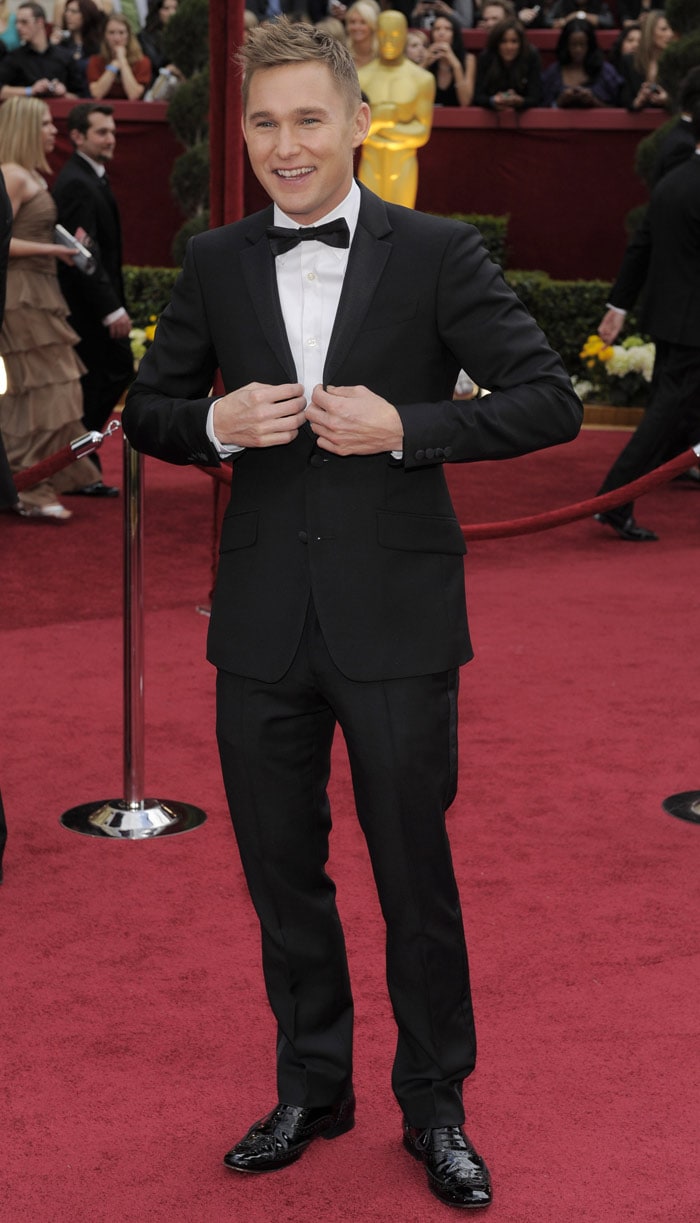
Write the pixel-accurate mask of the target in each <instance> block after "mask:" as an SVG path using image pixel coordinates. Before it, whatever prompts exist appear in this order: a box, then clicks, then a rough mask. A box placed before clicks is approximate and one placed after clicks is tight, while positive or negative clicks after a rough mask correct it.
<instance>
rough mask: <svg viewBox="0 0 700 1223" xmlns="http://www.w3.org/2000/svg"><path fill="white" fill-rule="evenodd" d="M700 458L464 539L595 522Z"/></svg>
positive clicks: (481, 526) (685, 458)
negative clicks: (595, 519)
mask: <svg viewBox="0 0 700 1223" xmlns="http://www.w3.org/2000/svg"><path fill="white" fill-rule="evenodd" d="M697 461H698V455H697V454H696V453H695V451H694V450H692V449H691V450H685V451H684V452H683V454H679V455H677V456H676V458H675V459H671V460H670V462H668V463H664V464H663V466H662V467H657V468H655V469H654V471H650V472H649V474H648V475H646V476H641V477H640V478H639V480H633V481H632V483H631V484H625V485H624V487H623V488H615V489H613V490H612V492H609V493H603V494H602V495H601V496H598V497H589V498H588V500H587V501H577V502H576V503H575V505H565V506H562V508H561V509H558V510H548V511H547V512H546V513H544V514H530V515H529V517H527V518H511V519H510V520H508V521H505V522H479V523H475V524H466V525H465V524H464V523H462V524H461V526H462V532H463V534H464V538H465V539H468V540H475V539H505V538H506V537H508V536H515V535H534V534H535V532H537V531H549V530H550V529H551V528H552V527H562V526H565V525H566V523H568V522H577V521H578V520H579V519H580V518H591V517H592V516H593V514H600V513H602V512H604V511H608V510H613V509H615V508H616V507H617V506H618V505H625V503H626V502H627V501H633V500H635V498H637V497H641V496H642V495H643V494H644V493H648V492H650V490H651V489H652V488H657V487H658V485H659V484H666V483H668V481H669V480H672V479H673V478H674V476H677V475H680V474H681V472H684V471H687V470H688V468H689V467H693V466H695V465H696V464H697ZM200 471H203V472H205V473H206V475H208V476H212V478H213V479H214V480H218V481H219V482H220V483H222V484H230V483H231V479H232V474H233V473H232V469H231V468H230V467H226V466H225V467H201V468H200Z"/></svg>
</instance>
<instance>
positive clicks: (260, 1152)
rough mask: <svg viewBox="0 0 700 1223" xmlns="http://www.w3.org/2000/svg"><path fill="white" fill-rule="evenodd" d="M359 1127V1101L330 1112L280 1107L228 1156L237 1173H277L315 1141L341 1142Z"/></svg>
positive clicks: (226, 1159)
mask: <svg viewBox="0 0 700 1223" xmlns="http://www.w3.org/2000/svg"><path fill="white" fill-rule="evenodd" d="M354 1124H355V1097H354V1095H350V1096H346V1097H345V1098H344V1099H343V1100H341V1101H340V1102H339V1103H338V1104H334V1105H332V1106H330V1107H327V1108H300V1107H298V1106H297V1105H296V1104H278V1105H277V1108H275V1109H273V1111H272V1112H271V1113H268V1115H267V1117H263V1118H262V1119H261V1120H260V1121H256V1122H255V1125H253V1126H252V1127H251V1128H250V1129H249V1130H248V1133H247V1134H246V1135H245V1137H244V1138H241V1141H240V1142H237V1143H236V1145H235V1147H232V1149H231V1150H230V1151H229V1152H228V1153H227V1154H226V1155H224V1163H225V1164H226V1167H227V1168H232V1169H233V1171H234V1172H276V1171H277V1169H278V1168H286V1167H287V1164H292V1163H294V1161H295V1160H296V1159H298V1158H299V1156H300V1155H303V1154H304V1151H305V1150H306V1148H307V1147H308V1145H309V1143H310V1142H313V1140H314V1138H337V1137H338V1136H339V1135H340V1134H346V1133H347V1131H348V1130H351V1129H352V1127H353V1125H354Z"/></svg>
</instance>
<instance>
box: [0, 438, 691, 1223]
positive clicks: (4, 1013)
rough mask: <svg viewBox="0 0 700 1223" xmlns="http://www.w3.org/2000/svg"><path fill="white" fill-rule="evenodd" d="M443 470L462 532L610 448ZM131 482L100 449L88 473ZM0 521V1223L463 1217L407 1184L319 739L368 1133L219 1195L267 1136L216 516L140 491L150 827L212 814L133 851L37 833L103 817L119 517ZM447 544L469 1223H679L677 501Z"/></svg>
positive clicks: (267, 1061)
mask: <svg viewBox="0 0 700 1223" xmlns="http://www.w3.org/2000/svg"><path fill="white" fill-rule="evenodd" d="M625 437H626V435H625V434H623V433H619V432H614V431H604V430H598V431H591V430H586V431H584V432H583V433H582V434H581V436H580V437H579V438H578V439H577V441H576V442H574V443H573V444H572V445H570V446H568V447H562V448H559V449H557V450H553V451H549V452H545V453H542V454H538V455H534V456H531V457H528V458H524V459H519V460H516V461H513V462H510V463H499V464H495V463H493V464H481V465H475V466H468V465H465V466H462V467H452V468H450V469H449V470H448V477H449V480H450V484H451V486H452V488H453V490H454V496H455V501H456V504H457V507H458V513H459V516H460V520H461V521H462V522H472V523H474V522H480V521H492V520H494V519H501V518H503V519H508V518H515V517H518V516H520V515H523V514H529V513H535V512H538V511H540V510H542V511H544V510H547V509H551V508H554V507H556V506H560V505H566V504H569V503H570V502H573V501H578V500H581V499H583V498H584V497H587V496H589V495H591V494H592V493H593V492H594V491H595V489H596V487H597V485H598V484H599V482H600V480H601V478H602V475H603V473H604V472H605V470H606V469H607V467H608V465H609V463H610V462H611V461H612V459H613V457H614V456H615V455H616V454H617V452H618V450H619V448H620V447H621V445H622V444H623V442H624V440H625ZM103 464H104V468H105V478H106V479H108V480H109V481H110V482H114V483H119V484H121V482H122V476H121V442H120V441H119V439H117V440H114V439H113V440H110V441H109V442H108V443H106V445H105V447H104V450H103ZM70 505H71V508H72V509H73V510H74V511H75V513H74V517H73V519H72V521H71V522H70V523H67V524H63V525H57V524H48V525H47V524H36V523H29V522H26V521H20V520H19V519H16V518H14V517H13V516H10V515H3V516H2V517H1V518H0V555H1V564H0V573H1V574H2V585H1V588H0V614H1V619H0V677H1V678H0V683H1V684H2V692H3V695H2V710H3V733H2V741H1V744H0V785H1V786H2V792H3V795H4V799H5V806H6V811H7V818H8V824H9V841H8V848H7V852H6V856H5V881H4V883H3V884H2V887H0V939H1V942H0V947H1V951H0V956H1V963H2V977H3V989H2V1000H1V1002H0V1007H1V1013H0V1024H1V1025H2V1042H3V1044H2V1057H1V1059H0V1100H1V1121H0V1135H1V1138H2V1156H1V1159H0V1219H2V1220H3V1221H5V1220H6V1221H7V1223H30V1221H32V1223H34V1221H38V1223H143V1221H144V1220H147V1221H148V1223H224V1221H226V1223H228V1221H229V1220H236V1221H237V1223H258V1221H260V1223H262V1221H263V1220H265V1221H266V1223H267V1220H273V1221H279V1223H302V1221H304V1223H326V1221H330V1223H336V1221H337V1223H341V1221H342V1223H355V1221H370V1220H372V1221H377V1223H427V1221H429V1220H430V1221H432V1220H439V1219H445V1220H447V1219H449V1218H452V1217H456V1212H455V1211H454V1210H451V1209H450V1208H449V1207H447V1206H443V1205H442V1204H441V1203H439V1202H437V1201H436V1200H435V1199H434V1198H433V1197H432V1196H431V1195H430V1194H429V1193H428V1191H427V1186H426V1183H425V1173H424V1170H423V1169H422V1168H421V1167H420V1166H419V1165H418V1164H417V1163H415V1162H414V1161H413V1160H412V1159H411V1158H410V1156H409V1155H408V1154H407V1153H406V1152H404V1151H403V1149H402V1147H401V1143H400V1120H401V1119H400V1116H399V1111H398V1108H397V1105H396V1103H395V1101H394V1100H393V1098H392V1095H391V1090H390V1084H389V1077H390V1068H391V1059H392V1053H393V1044H394V1029H393V1020H392V1017H391V1014H390V1010H389V1006H388V1002H387V996H386V988H385V982H384V965H383V941H384V935H383V929H382V924H381V918H380V914H379V910H378V906H377V901H376V897H375V894H374V889H373V884H372V880H371V875H370V870H369V866H368V860H367V854H366V850H365V846H364V843H363V840H362V837H361V834H360V831H359V829H358V826H357V823H356V819H355V815H354V809H353V803H352V795H351V792H350V787H349V778H348V769H347V766H346V758H345V753H344V748H343V744H342V740H341V738H340V736H339V737H338V741H337V743H336V746H335V748H334V753H335V771H334V775H333V780H332V788H331V800H332V806H333V815H334V830H333V838H332V858H331V865H330V870H331V873H332V874H333V875H334V877H335V879H336V882H337V885H338V897H339V907H340V910H341V914H342V917H343V920H344V924H345V928H346V933H347V941H348V949H349V956H350V963H351V972H352V978H353V983H354V990H355V995H356V1003H357V1024H356V1090H357V1096H358V1114H357V1125H356V1128H355V1129H354V1130H353V1131H352V1132H351V1133H349V1134H347V1135H344V1136H343V1137H341V1138H338V1139H337V1140H335V1141H333V1142H316V1143H314V1144H313V1145H312V1146H311V1148H310V1150H309V1151H308V1152H307V1154H306V1155H305V1157H304V1158H303V1159H302V1160H301V1161H300V1162H299V1163H297V1164H295V1165H294V1166H293V1167H291V1168H289V1169H287V1170H286V1171H283V1172H277V1173H274V1174H271V1175H268V1176H266V1177H250V1178H246V1177H241V1176H238V1175H236V1174H234V1173H230V1172H228V1171H227V1170H226V1169H225V1168H224V1167H223V1165H222V1163H221V1158H222V1156H223V1154H224V1152H225V1151H226V1150H227V1149H228V1147H229V1146H231V1145H232V1144H233V1142H234V1141H235V1140H236V1139H237V1138H239V1137H240V1136H241V1135H242V1133H243V1132H244V1131H245V1130H246V1129H247V1128H248V1126H249V1125H250V1124H251V1123H252V1122H253V1121H254V1120H255V1119H256V1118H257V1117H259V1116H261V1115H262V1114H263V1113H265V1112H267V1111H268V1109H270V1108H271V1107H272V1106H273V1104H274V1103H275V1100H276V1096H275V1080H274V1050H275V1031H274V1026H273V1023H272V1020H271V1017H270V1015H269V1014H268V1011H267V1008H266V1001H265V997H264V990H263V985H262V979H261V973H260V962H259V960H260V956H259V938H258V933H257V926H256V921H255V919H254V915H253V913H252V909H251V907H250V903H249V901H248V898H247V894H246V891H245V887H244V883H243V878H242V873H241V869H240V865H239V863H238V859H237V855H236V849H235V844H234V839H233V833H232V831H231V827H230V824H229V819H228V814H227V811H226V806H225V802H224V796H223V789H222V785H221V781H220V777H219V769H218V761H217V756H216V749H215V743H214V700H213V692H214V673H213V670H212V669H211V668H210V667H209V666H208V664H207V663H206V662H205V659H204V648H205V635H206V628H207V619H206V617H205V616H203V615H201V614H199V613H198V611H197V607H198V605H200V606H201V605H206V604H207V602H208V593H209V588H210V576H211V575H210V560H211V516H212V489H211V482H210V480H209V478H208V477H207V476H205V475H203V474H202V473H199V472H197V471H194V470H189V469H178V468H174V467H167V466H165V465H163V464H159V463H156V462H152V461H150V460H149V461H147V463H146V498H145V514H144V518H145V554H146V566H145V567H146V581H145V605H146V615H145V620H146V674H145V690H146V698H145V699H146V747H145V751H146V794H147V796H155V797H159V798H162V799H176V800H180V801H183V802H190V803H194V804H196V805H198V806H200V807H202V808H203V809H204V810H205V811H206V812H207V815H208V819H207V822H206V823H205V824H204V825H203V826H202V827H201V828H199V829H197V830H194V831H191V832H188V833H184V834H182V835H180V836H174V837H168V838H162V839H160V840H158V839H153V840H148V841H127V842H123V841H113V840H108V839H96V838H91V837H86V836H81V835H79V834H76V833H74V832H70V831H68V830H66V829H65V828H64V827H62V826H61V825H60V824H59V817H60V816H61V814H62V812H64V811H65V810H66V809H68V808H70V807H72V806H74V805H75V804H79V803H87V802H90V801H93V800H95V801H96V800H99V799H106V798H109V797H120V796H121V794H122V792H123V775H122V760H123V748H122V662H121V654H122V560H121V551H122V549H121V536H122V525H121V524H122V514H123V499H121V498H120V500H119V501H118V502H117V501H101V502H94V501H88V500H86V499H80V498H72V499H71V500H70ZM637 517H638V519H639V521H640V522H642V523H643V524H644V525H649V526H652V527H654V528H656V529H657V530H658V532H659V534H660V536H661V538H660V541H659V542H658V543H651V544H630V543H624V542H621V541H620V540H618V539H617V538H616V537H615V536H613V535H612V533H611V532H609V531H607V530H605V529H603V528H602V527H600V526H599V525H598V524H596V523H594V522H592V521H586V522H582V523H577V524H574V525H571V526H568V527H565V528H560V529H558V530H555V531H550V532H548V533H546V534H543V535H539V536H532V537H526V538H520V539H516V540H495V541H492V542H487V543H476V544H473V545H472V546H471V547H470V551H469V555H468V557H467V560H466V569H467V590H468V598H469V604H470V611H471V624H472V633H473V637H474V641H475V646H476V660H475V661H474V662H473V663H472V664H470V665H469V666H468V667H467V668H466V669H465V671H464V672H463V676H462V686H461V695H460V703H461V731H460V750H461V762H460V772H461V788H460V793H459V796H458V799H457V801H456V802H455V804H454V806H453V807H452V809H451V811H450V813H449V817H448V818H449V828H450V835H451V839H452V845H453V852H454V859H455V869H456V873H457V877H458V880H459V884H460V888H461V893H462V898H463V905H464V914H465V923H466V927H467V937H468V941H469V945H470V952H471V965H472V975H473V989H474V999H475V1007H476V1015H477V1026H478V1032H479V1039H480V1050H479V1062H478V1066H477V1070H476V1073H475V1074H474V1076H473V1078H472V1079H471V1080H470V1081H469V1082H468V1083H467V1085H466V1089H465V1098H466V1108H467V1117H468V1121H467V1129H468V1132H469V1133H470V1135H471V1136H472V1138H473V1140H474V1142H475V1143H476V1145H477V1146H478V1148H479V1150H480V1151H481V1152H482V1153H483V1154H484V1156H485V1158H486V1159H487V1161H488V1163H489V1165H490V1167H491V1170H492V1174H493V1178H494V1186H495V1194H494V1204H493V1206H492V1208H491V1210H490V1212H489V1214H488V1217H489V1218H490V1220H492V1221H493V1223H626V1221H627V1220H629V1221H630V1223H650V1221H651V1220H667V1219H672V1220H674V1223H697V1221H698V1219H700V1151H699V1145H700V1144H699V1142H698V1128H699V1119H700V1103H699V1100H700V1092H699V1088H700V1082H699V1080H700V1067H699V1055H698V1049H699V1048H700V1042H699V1039H698V1037H699V1035H700V1006H699V1005H698V1002H699V985H700V980H699V978H700V973H699V969H700V954H699V950H698V943H699V926H700V923H699V922H698V913H699V906H698V880H699V875H700V872H699V869H698V860H699V856H700V825H697V824H692V823H689V822H685V821H682V820H679V819H676V818H674V817H672V816H670V815H668V814H666V812H665V811H664V810H663V809H662V806H661V803H662V800H663V799H664V798H665V797H666V796H668V795H670V794H673V793H676V792H678V791H687V790H691V791H693V790H700V665H699V663H698V641H697V625H698V594H699V592H700V580H699V579H698V542H699V539H700V533H699V532H700V490H697V489H694V488H691V487H689V486H687V485H683V484H680V483H674V484H672V485H669V486H666V487H664V488H663V489H661V490H658V491H655V492H654V493H652V494H650V495H649V496H648V497H646V498H644V500H643V501H641V502H639V504H638V507H637Z"/></svg>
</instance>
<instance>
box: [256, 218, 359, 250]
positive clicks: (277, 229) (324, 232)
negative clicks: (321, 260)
mask: <svg viewBox="0 0 700 1223" xmlns="http://www.w3.org/2000/svg"><path fill="white" fill-rule="evenodd" d="M267 236H268V238H269V240H270V250H271V251H272V253H273V255H285V254H286V253H287V251H291V250H292V248H293V247H295V246H298V245H299V243H300V242H313V241H315V242H325V243H326V246H344V247H347V246H349V245H350V230H349V229H348V223H347V221H346V220H345V219H344V218H343V217H339V218H338V220H337V221H328V222H327V223H326V224H325V225H309V226H307V227H306V228H305V229H287V228H286V226H284V225H268V227H267Z"/></svg>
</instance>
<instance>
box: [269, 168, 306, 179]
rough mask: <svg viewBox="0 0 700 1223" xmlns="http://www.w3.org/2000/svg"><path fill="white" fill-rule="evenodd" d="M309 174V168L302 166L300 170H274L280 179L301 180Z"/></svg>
mask: <svg viewBox="0 0 700 1223" xmlns="http://www.w3.org/2000/svg"><path fill="white" fill-rule="evenodd" d="M310 173H311V166H304V168H303V169H302V170H275V174H279V175H280V176H281V177H282V178H303V177H304V175H305V174H310Z"/></svg>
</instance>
